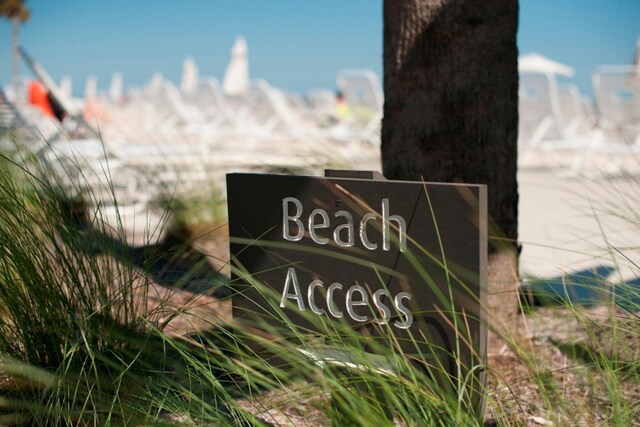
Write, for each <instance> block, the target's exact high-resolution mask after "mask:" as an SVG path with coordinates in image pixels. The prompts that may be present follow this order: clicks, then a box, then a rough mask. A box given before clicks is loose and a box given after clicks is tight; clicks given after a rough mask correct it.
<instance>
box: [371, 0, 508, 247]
mask: <svg viewBox="0 0 640 427" xmlns="http://www.w3.org/2000/svg"><path fill="white" fill-rule="evenodd" d="M517 27H518V2H517V0H385V1H384V93H385V104H384V118H383V120H382V165H383V173H384V175H385V176H386V177H387V178H389V179H405V180H422V179H424V180H426V181H436V182H465V183H472V184H488V194H489V217H490V218H491V221H492V222H493V223H494V225H495V226H496V227H492V226H491V224H490V237H491V235H492V236H495V235H497V236H499V237H506V238H508V239H512V240H513V241H515V240H516V239H517V215H518V188H517V180H516V167H517V129H518V59H517V56H518V52H517V47H516V31H517ZM494 242H495V240H494ZM494 246H495V245H494Z"/></svg>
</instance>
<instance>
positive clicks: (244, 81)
mask: <svg viewBox="0 0 640 427" xmlns="http://www.w3.org/2000/svg"><path fill="white" fill-rule="evenodd" d="M222 88H223V89H224V93H225V94H226V95H228V96H239V95H244V94H246V93H247V92H248V91H249V54H248V49H247V42H246V41H245V40H244V37H242V36H239V37H238V38H236V41H235V43H234V44H233V47H232V48H231V61H229V65H228V66H227V70H226V71H225V73H224V78H223V80H222Z"/></svg>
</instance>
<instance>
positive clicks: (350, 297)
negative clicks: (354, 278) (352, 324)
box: [345, 285, 369, 322]
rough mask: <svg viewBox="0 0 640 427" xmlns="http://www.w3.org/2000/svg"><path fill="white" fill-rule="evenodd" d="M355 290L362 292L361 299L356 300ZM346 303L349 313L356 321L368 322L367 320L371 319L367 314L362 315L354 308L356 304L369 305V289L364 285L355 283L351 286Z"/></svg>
mask: <svg viewBox="0 0 640 427" xmlns="http://www.w3.org/2000/svg"><path fill="white" fill-rule="evenodd" d="M355 292H358V293H359V294H360V300H359V301H357V300H356V301H354V299H353V294H354V293H355ZM345 305H346V306H347V313H348V314H349V316H350V317H351V318H352V319H353V320H355V321H356V322H366V321H367V320H369V318H368V317H367V316H361V315H359V314H358V313H356V312H355V310H354V309H353V307H354V306H364V305H366V306H369V295H367V291H366V290H365V289H364V288H363V287H362V286H360V285H353V286H352V287H350V288H349V290H348V291H347V299H346V304H345Z"/></svg>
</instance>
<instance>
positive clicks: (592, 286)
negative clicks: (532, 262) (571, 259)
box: [520, 265, 640, 311]
mask: <svg viewBox="0 0 640 427" xmlns="http://www.w3.org/2000/svg"><path fill="white" fill-rule="evenodd" d="M615 271H616V269H615V268H614V267H611V266H607V265H599V266H597V267H593V268H588V269H584V270H580V271H576V272H574V273H571V274H563V275H561V276H555V277H550V278H535V277H528V278H525V279H523V281H522V285H521V287H520V302H521V304H522V307H523V308H524V309H530V308H531V307H538V306H553V305H564V304H572V305H579V306H584V307H591V306H595V305H599V304H605V303H610V302H611V301H612V300H613V301H614V302H615V304H616V305H618V306H620V307H622V308H624V309H626V310H631V311H637V310H639V309H640V278H636V279H634V280H632V281H627V282H625V283H611V282H610V281H609V280H608V278H609V277H610V276H611V275H612V273H613V272H615Z"/></svg>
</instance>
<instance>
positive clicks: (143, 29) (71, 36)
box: [0, 0, 640, 93]
mask: <svg viewBox="0 0 640 427" xmlns="http://www.w3.org/2000/svg"><path fill="white" fill-rule="evenodd" d="M27 5H28V7H29V8H30V9H31V12H32V17H31V20H30V21H29V22H28V23H26V24H25V25H24V26H23V27H22V29H21V33H20V34H21V44H22V45H23V46H25V47H26V49H27V50H28V52H30V53H31V55H32V56H34V57H35V58H36V60H37V61H38V62H40V63H41V64H42V65H43V66H44V67H45V68H46V69H47V70H48V71H49V73H50V74H51V75H52V76H53V77H54V78H55V79H56V80H59V79H60V78H61V77H62V76H64V75H69V76H71V77H72V78H73V84H74V91H75V92H77V93H82V91H83V90H84V85H85V80H86V78H87V77H88V76H89V75H95V76H97V78H98V86H99V88H100V89H105V88H106V87H107V86H108V84H109V81H110V79H111V75H112V74H113V73H114V72H116V71H119V72H122V73H123V75H124V82H125V86H137V85H141V84H144V83H145V82H146V81H147V80H148V79H149V78H150V77H151V75H152V74H153V73H154V72H156V71H158V72H161V73H162V74H163V75H165V76H166V77H167V78H169V79H171V80H172V81H174V82H176V83H177V82H179V79H180V73H181V69H182V62H183V60H184V58H185V57H187V56H192V57H193V58H194V59H195V61H196V63H197V64H198V67H199V68H200V74H201V75H208V76H214V77H217V78H218V79H219V80H221V79H222V76H223V74H224V70H225V67H226V64H227V61H228V59H229V50H230V48H231V45H232V43H233V40H234V39H235V37H236V36H237V35H240V34H241V35H243V36H244V37H245V38H246V40H247V43H248V46H249V57H250V69H251V71H250V72H251V77H252V78H264V79H267V80H268V81H269V82H270V83H271V84H273V85H275V86H279V87H282V88H285V89H288V90H292V91H299V92H302V91H306V90H308V89H312V88H331V89H333V88H334V86H335V76H336V74H337V72H338V71H339V70H340V69H342V68H371V69H373V70H374V71H375V72H376V73H377V74H378V75H379V76H381V75H382V1H381V0H318V1H300V0H271V1H268V0H190V1H175V0H172V1H169V0H138V1H131V0H128V1H125V0H91V1H87V0H56V1H51V0H28V1H27ZM520 8H521V10H520V29H519V33H518V46H519V49H520V53H528V52H539V53H542V54H544V55H546V56H548V57H550V58H552V59H555V60H557V61H560V62H563V63H565V64H567V65H569V66H571V67H573V68H574V69H575V71H576V76H575V78H574V79H573V81H574V82H575V83H577V84H578V85H579V87H580V89H581V90H582V91H583V92H585V93H590V92H591V73H592V72H593V70H594V69H595V68H596V67H597V66H598V65H599V64H628V63H630V62H631V60H632V59H633V55H634V50H635V45H636V40H637V39H638V37H640V0H521V1H520ZM10 32H11V28H10V24H9V23H8V21H6V20H2V21H1V22H0V84H2V85H6V84H8V83H9V81H10V69H11V64H10ZM21 70H22V72H23V73H27V70H26V68H25V67H24V65H22V68H21Z"/></svg>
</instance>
